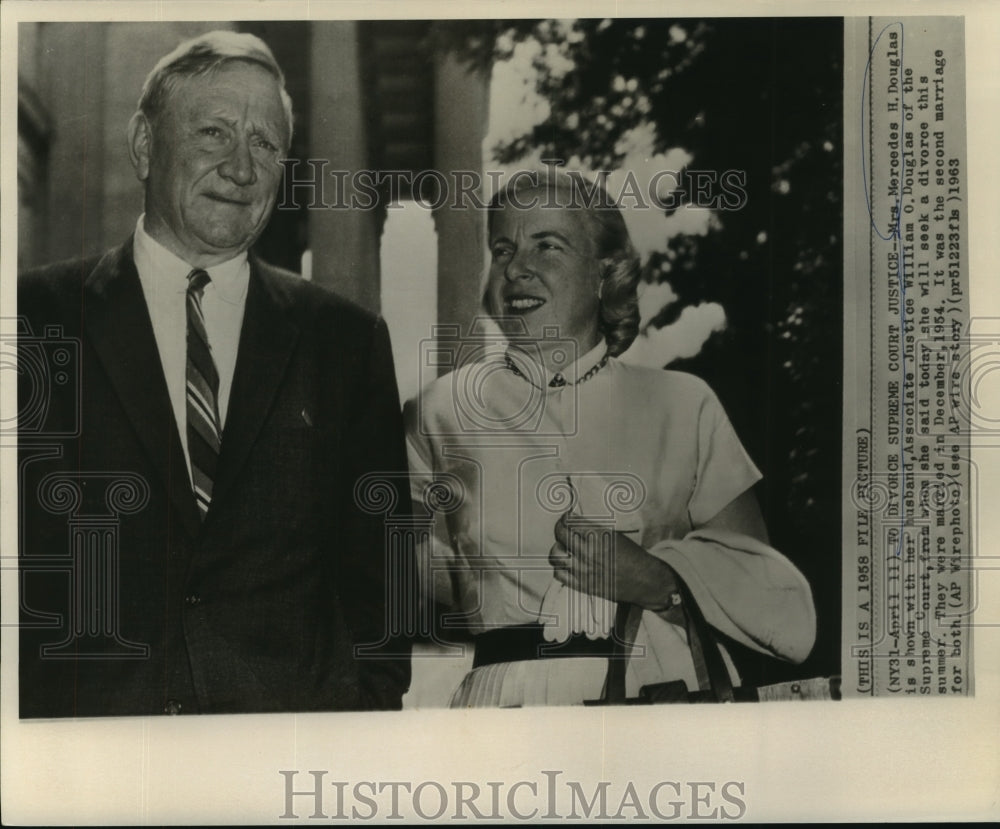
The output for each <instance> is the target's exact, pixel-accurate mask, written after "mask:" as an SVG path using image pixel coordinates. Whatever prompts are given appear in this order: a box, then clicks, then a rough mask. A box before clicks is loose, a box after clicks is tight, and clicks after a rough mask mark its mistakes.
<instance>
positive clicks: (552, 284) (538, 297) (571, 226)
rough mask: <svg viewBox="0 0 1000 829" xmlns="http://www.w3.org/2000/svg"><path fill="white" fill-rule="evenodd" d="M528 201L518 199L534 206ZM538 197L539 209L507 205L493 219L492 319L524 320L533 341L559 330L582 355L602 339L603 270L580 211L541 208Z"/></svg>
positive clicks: (527, 196)
mask: <svg viewBox="0 0 1000 829" xmlns="http://www.w3.org/2000/svg"><path fill="white" fill-rule="evenodd" d="M530 195H531V194H530V193H528V194H523V193H522V194H521V195H519V198H520V200H521V202H522V203H524V204H530V203H531V201H529V199H530ZM535 195H536V196H537V198H536V199H534V201H535V202H537V203H536V204H535V206H533V207H529V208H527V209H522V208H518V207H516V206H514V205H507V206H506V207H504V208H502V209H501V210H500V211H499V212H498V213H497V214H496V215H495V216H494V218H493V223H492V229H491V234H490V252H491V256H492V262H491V264H490V274H489V283H488V286H487V294H488V300H489V305H490V308H491V309H492V311H493V314H494V315H502V316H505V317H520V318H521V319H523V320H524V323H525V327H526V329H527V331H528V334H529V336H530V337H531V338H533V339H540V338H541V337H542V335H543V331H544V329H545V328H546V327H549V326H555V327H557V328H558V331H559V336H560V337H563V338H572V339H574V340H576V342H577V345H578V346H579V348H580V353H583V352H584V351H586V350H587V349H589V348H592V347H593V346H594V345H595V344H596V343H597V340H598V338H599V335H598V313H599V302H598V298H597V289H598V285H599V283H600V269H599V266H598V262H597V259H596V257H595V255H594V243H593V240H592V239H591V234H590V232H589V230H588V222H587V219H586V217H585V216H584V215H583V213H582V211H580V210H573V209H570V208H562V209H560V208H551V207H543V206H542V204H544V202H545V199H544V194H535ZM509 333H514V330H513V329H512V331H511V332H509Z"/></svg>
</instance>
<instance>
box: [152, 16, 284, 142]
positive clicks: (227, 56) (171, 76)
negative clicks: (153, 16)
mask: <svg viewBox="0 0 1000 829" xmlns="http://www.w3.org/2000/svg"><path fill="white" fill-rule="evenodd" d="M234 60H240V61H244V62H247V63H253V64H256V65H257V66H260V67H263V68H264V69H266V70H267V71H268V72H270V73H271V74H272V75H273V76H274V79H275V80H276V81H277V82H278V88H279V91H280V94H281V104H282V106H283V107H284V110H285V118H286V120H287V121H288V140H289V143H291V140H292V99H291V98H290V97H289V95H288V92H286V91H285V75H284V73H283V72H282V71H281V67H280V66H278V62H277V61H276V60H275V59H274V55H273V54H271V50H270V49H269V48H268V47H267V44H266V43H264V41H263V40H261V39H260V38H259V37H256V36H255V35H251V34H247V33H245V32H230V31H226V30H219V31H214V32H208V33H206V34H203V35H199V36H198V37H195V38H191V39H190V40H185V41H184V42H183V43H181V44H180V46H178V47H177V48H176V49H174V50H173V51H172V52H170V53H169V54H167V55H164V56H163V57H162V58H160V60H159V62H158V63H157V64H156V66H154V67H153V71H152V72H150V73H149V75H148V76H147V77H146V82H145V83H144V84H143V85H142V94H141V95H140V96H139V111H140V112H141V113H142V114H143V115H145V116H146V117H147V118H148V119H149V120H150V121H155V120H156V118H157V117H158V116H159V115H160V113H161V112H163V108H164V106H165V105H166V101H167V98H168V97H169V96H170V95H172V94H173V93H174V91H175V89H176V87H177V85H178V84H179V83H180V82H181V81H182V80H184V79H185V78H193V77H197V76H200V75H207V74H210V73H212V72H214V71H216V70H217V69H219V68H220V67H221V66H224V65H225V64H227V63H229V62H231V61H234Z"/></svg>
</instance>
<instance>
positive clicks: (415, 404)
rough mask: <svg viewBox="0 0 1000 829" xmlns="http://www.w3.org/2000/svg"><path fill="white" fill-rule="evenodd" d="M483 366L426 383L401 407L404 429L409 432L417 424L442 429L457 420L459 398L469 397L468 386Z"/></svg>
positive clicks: (469, 365) (477, 364)
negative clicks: (430, 425)
mask: <svg viewBox="0 0 1000 829" xmlns="http://www.w3.org/2000/svg"><path fill="white" fill-rule="evenodd" d="M485 362H486V361H479V362H474V363H467V364H465V365H463V366H460V367H459V368H457V369H455V370H453V371H449V372H448V373H447V374H442V375H441V376H440V377H436V378H434V379H432V380H430V381H428V382H425V383H424V384H423V385H422V386H421V387H420V390H419V391H418V392H417V394H416V395H415V396H414V397H411V398H410V399H409V400H407V401H406V402H405V403H404V404H403V417H404V420H405V422H406V426H407V429H411V430H412V429H414V428H416V427H417V426H418V424H420V425H424V426H426V425H427V424H428V423H431V422H434V423H438V424H441V425H442V426H443V425H445V424H449V423H451V422H452V421H454V420H456V419H457V413H456V406H457V405H458V403H459V398H460V397H461V396H462V395H463V394H468V391H467V390H468V387H469V385H470V384H473V383H475V380H476V378H475V373H476V372H481V371H483V368H484V365H483V364H484V363H485ZM431 370H433V367H432V368H431Z"/></svg>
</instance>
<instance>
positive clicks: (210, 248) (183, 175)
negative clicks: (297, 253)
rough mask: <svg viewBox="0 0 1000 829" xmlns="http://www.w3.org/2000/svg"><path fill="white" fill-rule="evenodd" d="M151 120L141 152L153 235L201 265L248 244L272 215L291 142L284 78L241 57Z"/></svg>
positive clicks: (191, 81) (192, 81) (137, 145)
mask: <svg viewBox="0 0 1000 829" xmlns="http://www.w3.org/2000/svg"><path fill="white" fill-rule="evenodd" d="M143 123H144V119H143V121H141V122H140V125H139V127H137V132H136V133H135V134H134V136H133V138H132V142H133V144H132V146H133V150H134V152H133V160H134V162H135V163H136V170H137V173H138V174H139V178H141V179H144V180H145V181H146V219H145V228H146V230H147V232H148V233H149V234H150V235H151V236H152V237H153V238H154V239H156V240H157V241H159V242H160V243H161V244H163V245H164V246H165V247H166V248H167V249H168V250H170V251H172V252H173V253H175V254H177V255H178V256H180V257H181V258H183V259H185V260H186V261H187V262H188V263H189V264H191V265H197V266H199V267H208V266H210V265H212V264H217V263H219V262H224V261H226V260H227V259H230V258H232V257H233V256H235V255H236V254H238V253H241V252H242V251H245V250H246V249H247V248H249V247H250V245H251V244H253V242H254V241H255V240H256V239H257V237H258V236H259V235H260V233H261V231H262V230H263V229H264V227H265V225H266V224H267V221H268V219H269V218H270V215H271V209H272V208H273V207H274V201H275V197H276V195H277V188H278V183H279V181H280V180H281V175H282V171H283V168H282V166H281V164H280V163H279V160H280V159H281V158H282V157H284V154H285V150H286V148H287V144H288V130H289V127H288V124H287V121H286V119H285V111H284V109H283V108H282V103H281V97H280V95H279V87H278V82H277V80H276V79H275V78H274V77H273V76H272V75H271V74H270V73H268V72H267V71H266V70H265V69H264V68H263V67H260V66H256V65H254V64H252V63H246V62H244V61H233V62H231V63H228V64H226V65H224V66H223V67H221V68H220V69H219V70H218V71H216V72H214V73H212V74H209V75H204V76H198V77H192V78H186V79H184V80H182V81H181V82H180V83H179V84H178V86H177V87H176V88H175V89H174V90H173V92H172V94H170V95H169V96H168V98H167V101H166V104H165V106H164V109H163V111H162V112H161V113H160V114H159V115H158V117H157V118H156V120H155V121H154V122H153V123H152V124H145V127H144V126H143ZM144 129H145V131H146V137H145V141H144V140H143V131H144ZM144 173H145V175H144Z"/></svg>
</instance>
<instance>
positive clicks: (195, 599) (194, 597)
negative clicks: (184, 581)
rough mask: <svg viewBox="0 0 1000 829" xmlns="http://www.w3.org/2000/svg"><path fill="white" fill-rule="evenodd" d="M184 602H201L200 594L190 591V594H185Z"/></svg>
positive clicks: (194, 603)
mask: <svg viewBox="0 0 1000 829" xmlns="http://www.w3.org/2000/svg"><path fill="white" fill-rule="evenodd" d="M184 602H185V603H186V604H190V605H196V604H201V596H198V595H195V594H194V593H192V594H191V595H190V596H187V597H186V598H185V599H184Z"/></svg>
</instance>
